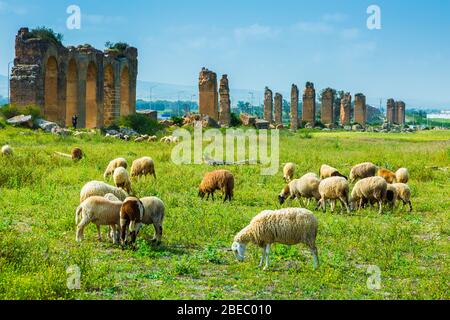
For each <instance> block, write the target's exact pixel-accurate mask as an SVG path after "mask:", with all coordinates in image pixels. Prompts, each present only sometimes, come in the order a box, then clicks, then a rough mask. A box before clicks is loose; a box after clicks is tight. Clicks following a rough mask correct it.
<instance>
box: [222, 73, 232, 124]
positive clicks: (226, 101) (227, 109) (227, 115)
mask: <svg viewBox="0 0 450 320" xmlns="http://www.w3.org/2000/svg"><path fill="white" fill-rule="evenodd" d="M219 95H220V116H219V118H220V119H219V122H220V125H222V126H224V127H229V126H230V125H231V101H230V88H229V86H228V76H227V75H226V74H224V75H223V76H222V79H220V87H219Z"/></svg>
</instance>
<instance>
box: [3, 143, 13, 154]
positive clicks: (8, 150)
mask: <svg viewBox="0 0 450 320" xmlns="http://www.w3.org/2000/svg"><path fill="white" fill-rule="evenodd" d="M12 154H13V150H12V148H11V147H10V146H9V145H4V146H3V147H2V155H3V156H12Z"/></svg>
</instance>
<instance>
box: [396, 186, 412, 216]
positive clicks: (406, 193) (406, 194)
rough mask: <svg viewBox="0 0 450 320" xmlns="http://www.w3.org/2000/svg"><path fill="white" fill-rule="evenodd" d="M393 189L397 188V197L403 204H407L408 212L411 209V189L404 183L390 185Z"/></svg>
mask: <svg viewBox="0 0 450 320" xmlns="http://www.w3.org/2000/svg"><path fill="white" fill-rule="evenodd" d="M392 186H393V187H394V188H395V189H397V193H398V198H399V199H400V200H402V202H403V206H405V205H406V204H408V205H409V212H412V211H413V207H412V203H411V189H410V188H409V186H408V185H407V184H405V183H394V184H393V185H392Z"/></svg>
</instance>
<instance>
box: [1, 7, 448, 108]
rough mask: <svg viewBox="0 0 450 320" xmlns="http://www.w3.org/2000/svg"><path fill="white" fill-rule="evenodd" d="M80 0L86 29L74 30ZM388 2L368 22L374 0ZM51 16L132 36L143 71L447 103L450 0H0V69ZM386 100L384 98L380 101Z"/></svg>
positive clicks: (100, 37)
mask: <svg viewBox="0 0 450 320" xmlns="http://www.w3.org/2000/svg"><path fill="white" fill-rule="evenodd" d="M72 4H75V5H78V6H79V7H80V8H81V12H82V27H81V30H68V29H67V28H66V19H67V17H68V14H67V13H66V9H67V7H68V6H69V5H72ZM371 4H376V5H378V6H380V8H381V14H382V16H381V19H382V20H381V21H382V29H381V30H368V29H367V27H366V20H367V18H368V14H367V13H366V10H367V7H368V6H369V5H371ZM41 25H45V26H48V27H51V28H53V29H54V30H55V31H57V32H61V33H63V34H64V43H65V44H66V45H69V44H75V45H77V44H82V43H90V44H92V45H94V46H96V47H98V48H100V49H102V48H103V47H104V43H105V42H106V41H108V40H109V41H126V42H128V43H130V44H132V45H133V46H136V47H137V48H138V49H139V76H138V77H139V79H140V80H147V81H157V82H164V83H174V84H182V85H196V82H197V77H198V73H199V71H200V69H201V67H202V66H206V67H208V68H209V69H212V70H214V71H216V72H217V73H218V74H219V76H220V75H221V74H223V73H227V74H228V75H229V79H230V86H232V87H233V88H241V89H255V90H262V89H263V88H264V87H265V86H269V87H270V88H271V89H273V91H281V92H289V91H290V86H291V84H292V83H296V84H298V85H299V86H300V87H302V86H303V85H304V83H305V82H306V81H312V82H314V83H315V85H316V88H317V89H318V90H320V89H322V88H325V87H328V86H330V87H333V88H337V89H343V90H347V91H350V92H352V93H357V92H363V93H365V94H366V95H367V97H368V102H369V103H372V104H379V99H384V100H385V99H386V98H390V97H393V98H396V99H403V100H405V101H406V102H407V104H408V105H409V106H415V107H420V106H427V107H437V108H439V107H443V108H444V107H445V108H449V107H450V1H437V0H435V1H403V0H388V1H379V0H372V1H364V0H361V1H357V0H352V1H350V0H346V1H344V0H318V1H300V0H297V1H287V0H286V1H283V0H279V1H268V0H267V1H266V0H259V1H256V0H240V1H238V0H228V1H212V0H208V1H205V0H197V1H175V0H166V1H152V0H150V1H149V0H145V1H144V0H142V1H140V0H129V1H123V0H122V1H115V0H109V1H100V0H88V1H84V0H83V1H80V0H71V1H62V0H46V1H37V0H36V1H30V0H28V1H22V0H18V1H12V0H0V38H1V43H2V50H1V51H0V74H6V73H7V71H6V70H7V64H8V61H11V60H12V59H13V58H14V37H15V34H16V33H17V30H18V29H19V28H20V27H22V26H28V27H30V28H32V27H36V26H41ZM383 104H384V103H383Z"/></svg>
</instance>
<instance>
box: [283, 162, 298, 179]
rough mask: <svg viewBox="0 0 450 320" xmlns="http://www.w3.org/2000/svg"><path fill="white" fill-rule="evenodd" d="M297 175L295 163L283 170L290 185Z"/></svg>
mask: <svg viewBox="0 0 450 320" xmlns="http://www.w3.org/2000/svg"><path fill="white" fill-rule="evenodd" d="M294 174H295V163H292V162H288V163H286V165H285V166H284V168H283V176H284V180H285V181H286V182H287V183H289V182H291V181H292V179H293V178H294Z"/></svg>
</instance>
